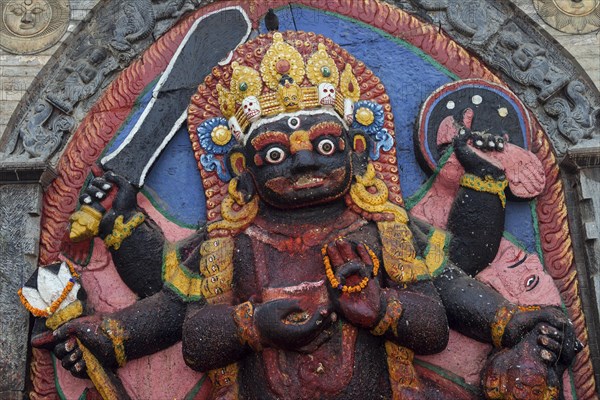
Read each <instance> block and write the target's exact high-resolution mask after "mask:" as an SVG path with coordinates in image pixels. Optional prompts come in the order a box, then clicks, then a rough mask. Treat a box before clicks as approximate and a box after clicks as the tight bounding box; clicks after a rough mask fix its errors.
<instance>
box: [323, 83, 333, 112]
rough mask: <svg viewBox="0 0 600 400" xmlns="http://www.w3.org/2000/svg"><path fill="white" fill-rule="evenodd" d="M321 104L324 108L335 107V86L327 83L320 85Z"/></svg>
mask: <svg viewBox="0 0 600 400" xmlns="http://www.w3.org/2000/svg"><path fill="white" fill-rule="evenodd" d="M319 104H321V105H322V106H324V107H333V106H334V105H335V86H333V85H332V84H331V83H328V82H325V83H321V84H320V85H319Z"/></svg>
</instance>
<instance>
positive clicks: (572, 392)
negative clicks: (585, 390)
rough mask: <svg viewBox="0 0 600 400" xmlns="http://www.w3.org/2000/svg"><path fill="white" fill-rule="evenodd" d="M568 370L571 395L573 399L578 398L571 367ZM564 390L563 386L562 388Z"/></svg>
mask: <svg viewBox="0 0 600 400" xmlns="http://www.w3.org/2000/svg"><path fill="white" fill-rule="evenodd" d="M568 371H569V383H570V384H571V396H572V397H573V400H578V399H579V397H578V396H577V391H576V390H575V377H574V376H573V367H569V368H568ZM563 390H564V388H563Z"/></svg>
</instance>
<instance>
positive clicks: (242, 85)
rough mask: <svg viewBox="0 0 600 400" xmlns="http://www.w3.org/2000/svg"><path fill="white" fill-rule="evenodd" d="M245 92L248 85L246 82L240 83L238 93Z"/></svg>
mask: <svg viewBox="0 0 600 400" xmlns="http://www.w3.org/2000/svg"><path fill="white" fill-rule="evenodd" d="M246 90H248V84H247V83H246V82H242V83H240V91H241V92H245V91H246Z"/></svg>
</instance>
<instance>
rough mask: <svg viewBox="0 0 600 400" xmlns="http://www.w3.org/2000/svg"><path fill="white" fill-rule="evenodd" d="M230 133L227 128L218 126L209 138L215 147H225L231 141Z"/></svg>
mask: <svg viewBox="0 0 600 400" xmlns="http://www.w3.org/2000/svg"><path fill="white" fill-rule="evenodd" d="M231 136H232V133H231V131H230V130H229V128H228V127H226V126H224V125H219V126H217V127H215V128H214V129H213V130H212V132H211V133H210V138H211V139H212V141H213V142H214V143H215V144H216V145H217V146H225V145H226V144H227V143H229V141H230V140H231Z"/></svg>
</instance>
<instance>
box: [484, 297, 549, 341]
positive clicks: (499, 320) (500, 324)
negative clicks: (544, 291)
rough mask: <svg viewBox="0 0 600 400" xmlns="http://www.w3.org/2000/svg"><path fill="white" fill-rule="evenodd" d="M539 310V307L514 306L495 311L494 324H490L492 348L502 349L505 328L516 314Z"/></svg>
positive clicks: (506, 306)
mask: <svg viewBox="0 0 600 400" xmlns="http://www.w3.org/2000/svg"><path fill="white" fill-rule="evenodd" d="M539 309H540V306H516V305H514V304H509V305H505V306H502V307H500V308H499V309H498V311H496V316H495V317H494V322H492V343H493V344H494V347H497V348H501V347H502V338H503V337H504V331H505V330H506V326H507V325H508V323H509V322H510V320H511V319H512V317H513V316H514V315H515V314H516V313H517V312H529V311H537V310H539Z"/></svg>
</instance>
